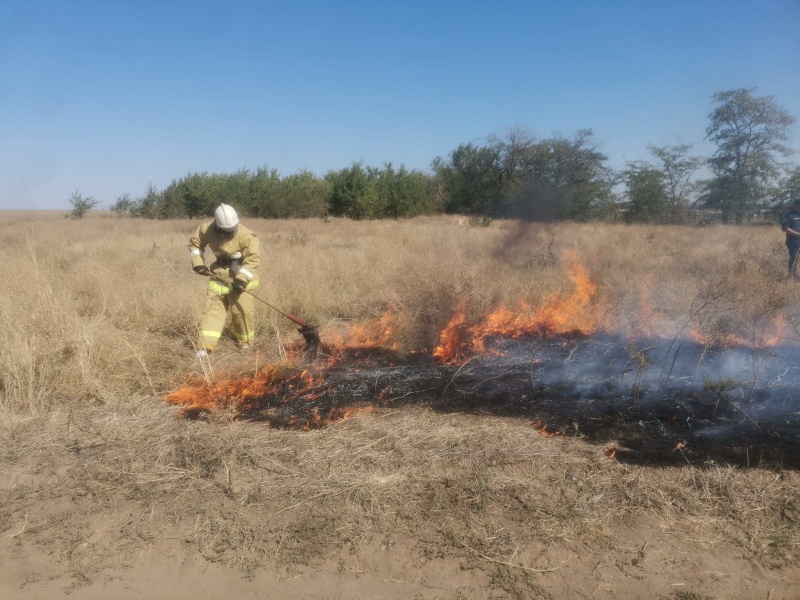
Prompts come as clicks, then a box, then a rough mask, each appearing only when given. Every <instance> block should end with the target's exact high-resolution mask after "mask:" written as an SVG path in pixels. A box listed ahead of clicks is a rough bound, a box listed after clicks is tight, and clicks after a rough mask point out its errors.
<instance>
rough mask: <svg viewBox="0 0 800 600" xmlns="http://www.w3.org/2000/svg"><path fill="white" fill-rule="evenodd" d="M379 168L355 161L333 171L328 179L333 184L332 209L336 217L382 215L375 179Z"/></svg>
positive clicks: (353, 217) (358, 217) (357, 217)
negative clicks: (348, 165)
mask: <svg viewBox="0 0 800 600" xmlns="http://www.w3.org/2000/svg"><path fill="white" fill-rule="evenodd" d="M376 175H377V170H376V169H375V168H373V167H366V168H365V167H364V165H363V164H362V163H353V164H352V165H351V166H350V167H348V168H345V169H341V170H339V171H331V172H329V173H328V174H327V175H326V177H325V178H326V179H327V180H328V182H329V183H330V185H331V195H330V211H331V214H332V215H333V216H335V217H349V218H351V219H375V218H378V217H380V216H381V213H382V207H381V206H380V205H379V197H378V194H377V190H376V186H375V179H376Z"/></svg>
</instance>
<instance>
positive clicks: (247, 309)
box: [229, 292, 255, 345]
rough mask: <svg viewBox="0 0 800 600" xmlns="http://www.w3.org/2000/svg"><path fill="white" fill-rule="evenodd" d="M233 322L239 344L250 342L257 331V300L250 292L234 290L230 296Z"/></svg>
mask: <svg viewBox="0 0 800 600" xmlns="http://www.w3.org/2000/svg"><path fill="white" fill-rule="evenodd" d="M229 298H230V308H231V324H232V325H233V333H234V335H235V336H236V342H237V343H238V344H240V345H241V344H249V343H250V342H252V341H253V337H254V333H255V306H254V304H255V302H254V301H253V297H252V296H251V295H250V294H241V293H236V292H233V293H232V294H230V296H229Z"/></svg>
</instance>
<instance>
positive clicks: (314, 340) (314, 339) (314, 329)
mask: <svg viewBox="0 0 800 600" xmlns="http://www.w3.org/2000/svg"><path fill="white" fill-rule="evenodd" d="M209 278H211V279H213V280H214V281H216V282H218V283H221V284H223V285H230V282H228V281H225V280H223V279H220V278H219V277H215V276H214V275H209ZM240 291H242V292H244V293H245V294H250V295H251V296H252V297H253V298H255V299H256V300H258V301H259V302H262V303H263V304H266V305H267V306H269V307H270V308H271V309H272V310H274V311H275V312H277V313H280V314H281V315H283V316H284V317H286V318H287V319H289V320H290V321H291V322H292V323H294V324H295V325H299V326H300V328H299V329H298V330H297V331H298V333H299V334H300V335H302V336H303V339H304V340H305V341H306V345H305V348H303V354H304V355H306V356H309V357H311V358H314V357H316V356H317V351H318V350H319V345H320V343H321V340H320V339H319V325H311V324H309V323H306V322H305V321H303V319H301V318H300V317H296V316H295V315H293V314H290V313H286V312H283V311H282V310H281V309H280V308H277V307H275V306H273V305H272V304H270V303H269V302H267V301H266V300H264V299H263V298H260V297H259V296H256V295H255V294H254V293H253V292H251V291H249V290H240Z"/></svg>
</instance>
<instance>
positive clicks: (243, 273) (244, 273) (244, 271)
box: [239, 267, 253, 279]
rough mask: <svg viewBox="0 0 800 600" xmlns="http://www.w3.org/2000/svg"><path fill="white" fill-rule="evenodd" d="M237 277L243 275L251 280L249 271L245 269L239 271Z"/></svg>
mask: <svg viewBox="0 0 800 600" xmlns="http://www.w3.org/2000/svg"><path fill="white" fill-rule="evenodd" d="M239 275H244V276H245V277H247V278H248V279H252V278H253V274H252V273H251V272H250V271H248V270H247V269H245V268H244V267H242V268H241V269H239Z"/></svg>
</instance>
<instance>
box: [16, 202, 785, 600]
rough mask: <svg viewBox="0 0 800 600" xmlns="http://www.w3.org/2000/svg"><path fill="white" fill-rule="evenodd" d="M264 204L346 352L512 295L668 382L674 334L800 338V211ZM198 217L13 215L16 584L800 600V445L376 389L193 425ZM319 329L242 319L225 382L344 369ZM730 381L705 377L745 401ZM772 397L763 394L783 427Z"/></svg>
mask: <svg viewBox="0 0 800 600" xmlns="http://www.w3.org/2000/svg"><path fill="white" fill-rule="evenodd" d="M246 224H247V225H248V226H249V227H250V228H251V229H253V230H254V231H255V232H256V233H257V234H258V235H259V237H260V239H261V242H262V266H261V268H260V275H261V281H262V282H263V285H262V287H261V288H260V289H259V290H258V293H259V295H260V296H262V297H263V298H264V299H266V300H268V301H269V302H271V303H273V304H275V305H276V306H278V307H280V308H282V309H283V310H286V311H289V312H291V313H294V314H296V315H299V316H301V317H302V318H305V319H308V320H310V321H312V322H314V323H317V324H319V325H320V334H321V337H322V340H323V342H324V344H326V346H324V349H325V351H326V352H328V353H329V354H330V353H332V352H333V350H332V349H335V348H342V347H345V346H347V345H351V346H358V347H361V346H363V347H366V346H371V347H373V348H374V347H375V345H376V344H377V342H375V341H374V340H375V339H380V344H381V345H382V346H385V348H386V350H387V351H388V350H391V352H392V357H393V359H396V358H397V357H420V356H430V354H431V353H432V352H433V351H434V349H435V348H436V347H437V346H440V345H441V343H442V338H441V335H442V332H443V331H445V330H446V328H447V327H448V324H450V325H451V327H452V323H453V321H452V318H453V315H454V313H456V312H457V310H459V308H460V309H461V310H463V319H464V320H465V322H468V323H478V322H482V319H484V318H485V317H486V316H487V315H489V314H490V313H492V312H493V311H495V310H496V309H497V308H498V307H507V308H508V309H509V310H511V311H512V312H513V310H514V307H520V308H518V310H519V311H521V312H524V311H525V310H529V311H530V312H534V313H535V312H536V307H546V308H547V311H549V312H547V311H545V312H547V314H548V315H549V318H550V317H553V315H552V314H551V313H552V312H553V310H555V309H554V308H553V307H558V308H559V310H560V309H569V310H570V311H571V312H570V314H569V315H568V317H566V318H565V319H564V320H563V321H561V324H562V329H561V330H560V331H563V332H564V333H565V334H566V333H568V332H572V331H574V330H579V331H583V332H584V333H592V332H594V333H597V332H614V334H615V335H619V336H623V337H624V339H626V340H629V342H627V343H626V346H625V348H626V352H628V353H629V354H630V357H631V360H632V361H633V364H637V363H636V361H637V360H638V361H639V363H638V364H639V370H640V372H641V371H644V369H645V367H646V366H647V367H649V368H651V370H652V369H659V368H660V369H661V370H662V371H664V370H665V368H664V367H663V366H662V365H656V366H653V365H650V364H646V363H647V360H645V359H644V358H642V357H644V355H645V352H646V351H647V350H648V344H649V345H652V344H651V340H653V339H662V340H664V344H665V346H669V345H670V342H671V341H672V340H676V341H675V343H674V344H672V345H673V347H674V348H678V349H680V345H681V343H685V344H687V345H688V344H689V343H690V342H688V341H687V342H682V340H684V339H685V340H694V343H695V344H697V343H700V344H701V345H702V347H703V348H704V349H705V348H706V347H707V348H715V347H725V346H726V345H731V344H734V345H738V346H744V347H748V348H752V349H754V350H758V352H762V351H764V352H766V350H765V349H766V348H769V347H770V346H771V344H776V343H779V344H780V345H781V347H782V352H783V353H784V354H783V355H786V353H787V352H788V353H789V355H790V356H791V352H793V350H792V349H793V348H796V346H797V344H798V333H800V301H799V300H798V293H799V292H800V287H798V286H800V284H796V283H794V282H790V281H787V280H786V277H785V260H786V259H785V255H786V251H785V247H784V246H783V243H782V235H781V233H780V230H779V229H778V228H777V226H776V227H774V228H769V227H727V226H715V227H709V228H688V227H668V226H659V227H652V226H624V225H610V224H586V225H579V224H566V223H565V224H519V223H515V222H508V221H495V222H493V223H491V224H490V226H488V227H480V226H475V227H472V226H470V224H469V222H466V221H465V220H463V219H457V218H454V217H453V218H447V217H436V218H420V219H414V220H410V221H396V222H395V221H381V222H363V223H362V222H351V221H343V220H331V221H327V222H326V221H322V220H314V221H280V222H278V221H259V220H252V221H246ZM196 225H197V222H190V221H171V222H152V221H142V220H129V219H117V218H110V217H106V216H91V218H87V219H84V220H82V221H68V220H65V219H63V218H62V217H61V216H60V215H58V214H47V215H35V214H32V213H31V214H26V213H13V214H6V215H0V255H1V256H2V260H1V261H0V277H2V281H3V282H4V286H3V291H2V293H0V365H2V369H0V442H1V445H0V448H2V450H0V597H2V598H50V597H58V596H61V595H63V594H64V593H69V594H71V595H72V596H73V597H76V598H108V597H114V598H128V597H130V598H133V597H137V598H140V597H145V598H158V597H163V598H218V597H236V598H320V599H322V598H424V599H433V598H442V599H451V600H455V599H467V598H513V599H523V598H550V599H559V598H598V599H602V598H665V599H674V600H692V599H695V600H699V599H705V598H726V599H727V598H731V599H734V598H735V599H745V598H747V599H749V598H763V599H764V600H777V599H780V598H784V599H788V598H798V597H800V592H798V590H800V566H798V558H800V475H799V474H798V471H797V467H796V465H797V461H798V457H797V456H788V455H787V456H785V457H783V458H781V457H778V458H776V457H775V456H770V457H769V458H768V459H764V458H763V456H762V458H760V459H758V458H756V457H755V456H752V457H751V455H750V453H749V451H748V453H747V456H746V463H743V462H742V461H739V462H736V461H732V462H726V461H725V460H722V459H720V458H719V456H717V455H714V457H715V460H710V459H707V458H708V457H706V459H703V457H701V456H700V455H699V454H696V455H695V454H689V453H688V451H689V449H687V451H686V452H687V453H684V451H683V450H682V449H681V448H680V447H676V446H675V444H674V443H672V442H671V443H672V446H671V447H670V451H669V453H665V455H664V457H663V460H656V459H654V458H652V457H651V456H649V455H648V458H647V459H644V458H640V459H637V458H636V453H635V452H634V451H631V450H630V448H629V449H628V452H627V454H625V453H623V452H622V450H623V449H622V448H621V446H620V444H618V440H617V439H616V438H615V432H614V430H609V431H608V432H607V433H606V434H605V435H606V439H604V440H599V439H598V434H595V435H594V437H591V438H590V437H586V436H584V435H583V434H582V433H581V431H582V430H583V428H584V427H587V428H588V427H589V426H590V424H584V423H583V422H580V423H579V421H580V416H578V417H576V419H577V420H576V421H575V423H576V424H575V428H574V432H572V433H570V434H567V430H566V429H565V430H561V431H558V432H557V433H558V435H552V434H551V433H552V431H551V432H550V434H548V430H546V429H544V428H543V427H540V426H534V427H531V423H532V418H531V415H533V414H535V410H534V412H533V413H529V412H525V413H524V414H522V413H515V412H513V411H506V412H497V411H492V410H489V409H488V408H487V409H486V410H482V409H481V407H480V406H479V404H480V403H479V402H478V408H477V409H476V404H475V402H474V401H473V402H472V404H470V406H469V407H467V406H466V405H465V406H464V407H463V408H461V407H460V406H459V404H458V402H457V397H456V394H455V392H454V391H453V390H454V388H455V384H453V386H451V387H450V388H447V387H444V388H443V387H442V386H440V387H439V388H437V389H436V390H435V391H433V392H431V393H430V394H429V395H428V396H424V395H423V396H421V397H420V398H418V400H417V401H414V402H405V403H399V402H398V403H396V404H391V403H389V404H387V403H380V402H377V399H378V398H377V396H378V395H379V394H378V392H379V389H378V388H379V384H378V382H377V381H376V382H375V389H374V391H375V397H371V396H370V394H366V396H364V397H361V398H360V402H361V405H360V406H361V407H362V408H364V407H367V408H371V410H366V409H364V410H359V411H356V412H355V413H354V414H353V415H352V416H351V417H350V418H347V419H330V422H329V423H327V424H323V425H325V426H322V427H319V428H313V429H311V430H309V431H305V430H302V429H296V428H293V427H276V426H272V427H270V426H269V424H268V422H265V421H259V420H254V419H249V418H242V414H241V413H240V412H237V410H236V407H235V406H234V405H232V404H230V403H224V402H221V403H219V405H217V406H214V407H212V409H211V410H208V411H203V412H202V413H201V414H200V415H199V416H197V415H195V416H196V417H197V418H192V419H189V418H185V412H184V411H182V409H181V408H180V407H175V406H172V405H170V404H168V403H166V402H165V401H164V398H165V397H166V396H167V395H168V394H169V393H170V392H171V391H172V390H174V389H176V388H178V387H180V386H182V385H183V384H185V383H187V382H190V384H191V385H199V384H197V383H196V382H197V377H198V374H199V365H198V364H196V358H195V354H194V348H193V345H194V341H195V339H196V338H197V322H198V319H199V316H200V310H201V308H202V303H203V299H204V293H205V291H204V290H205V282H204V280H202V279H201V278H200V277H198V276H196V275H195V274H194V273H193V272H192V271H191V269H190V266H189V259H188V250H187V247H186V246H187V241H188V238H189V236H190V235H191V233H192V231H193V229H194V227H195V226H196ZM582 278H585V279H586V281H584V280H583V279H582ZM581 282H583V284H584V285H587V286H591V289H590V291H589V292H586V294H585V296H580V295H579V291H580V290H578V291H576V285H580V284H581ZM521 302H522V304H521ZM523 306H527V307H528V308H527V309H525V308H521V307H523ZM551 309H552V310H551ZM540 312H541V311H540ZM537 314H540V313H537ZM506 321H508V319H506ZM368 340H369V341H368ZM697 340H700V342H698V341H697ZM298 341H301V340H300V338H299V336H298V334H297V333H296V332H295V331H294V330H293V328H292V326H291V323H289V322H288V321H287V320H286V319H285V318H283V317H282V316H280V315H279V314H277V313H275V312H274V311H271V310H270V309H269V308H267V307H265V306H263V305H258V306H257V331H256V346H255V349H254V350H253V351H251V352H249V353H247V354H241V353H239V352H238V351H236V350H235V347H234V344H233V343H232V341H231V340H230V339H223V341H222V342H221V344H220V347H219V348H218V351H217V352H215V372H216V376H217V378H219V379H220V380H225V379H230V380H240V381H248V380H249V378H251V377H253V376H254V375H255V374H257V373H259V372H262V371H263V370H264V368H265V366H267V365H276V364H278V363H280V364H282V365H284V366H285V368H286V369H288V370H294V371H296V372H299V373H301V374H305V373H312V374H313V376H314V377H317V376H319V377H324V371H325V368H326V366H327V365H326V364H323V362H324V361H323V360H322V359H320V360H319V361H318V362H313V363H312V362H309V361H308V359H303V358H301V357H299V356H298V354H297V352H296V349H297V347H298ZM684 347H687V346H684ZM704 351H705V350H704ZM673 352H674V350H673ZM684 352H686V351H685V350H684ZM356 355H357V354H353V355H352V356H356ZM753 356H756V353H754V354H753ZM758 356H768V355H766V354H758ZM797 356H798V357H800V352H799V353H798V354H797ZM414 360H419V358H415V359H414ZM469 360H470V357H469V356H466V355H464V356H461V357H459V358H457V359H456V360H454V361H452V362H454V364H452V365H450V366H449V367H448V368H449V369H450V371H447V377H446V381H445V384H446V385H450V384H452V383H453V381H454V380H456V378H457V377H458V376H461V375H463V373H465V372H466V370H468V369H469V365H468V364H466V363H467V362H468V361H469ZM648 360H649V359H648ZM672 360H673V365H672V366H673V367H674V361H675V359H672ZM701 360H703V357H701ZM764 360H768V358H767V359H764ZM530 362H531V363H533V358H531V360H530ZM426 364H429V363H426ZM430 364H435V361H432V362H431V363H430ZM472 364H475V363H472ZM328 365H329V363H328ZM350 366H352V367H353V368H352V369H350V370H351V371H353V372H355V370H356V369H359V370H364V367H363V365H362V364H360V363H358V364H357V363H356V362H353V363H347V362H340V363H339V364H338V367H337V368H338V369H339V372H340V373H341V372H344V371H348V369H349V367H350ZM431 368H433V367H431ZM666 368H667V369H669V368H670V366H669V365H667V367H666ZM699 368H700V367H699V366H698V371H699ZM752 368H753V369H754V370H755V369H757V368H758V365H755V366H753V367H752ZM359 372H360V371H359ZM787 372H788V367H787ZM670 373H671V369H670ZM502 375H503V374H502V373H500V374H498V375H497V377H501V376H502ZM668 375H669V374H668ZM712 375H713V374H712ZM303 376H305V375H303ZM369 376H370V372H369V369H366V372H365V373H364V374H363V377H366V378H368V377H369ZM486 379H487V381H488V379H489V378H486ZM531 379H533V377H531ZM712 379H713V377H712ZM756 381H757V375H756V376H753V389H755V387H756ZM191 382H194V383H191ZM401 383H402V382H401ZM532 383H533V382H532ZM638 383H639V379H638V378H637V379H636V382H635V383H634V384H633V390H634V393H633V395H631V398H635V399H636V402H637V403H638V389H636V386H637V385H638ZM490 384H491V382H490V383H489V384H487V383H486V381H484V382H482V385H484V386H485V385H490ZM398 385H400V383H398ZM726 385H727V384H726V383H725V381H724V380H723V378H722V376H720V377H719V381H707V384H706V388H707V390H711V392H714V390H717V404H718V405H719V404H720V402H721V400H720V399H722V403H723V404H724V403H725V402H727V403H728V404H729V405H730V406H734V402H733V401H732V400H731V401H729V400H727V398H728V397H727V396H724V395H723V393H724V392H725V390H726V389H727V388H726V387H725V386H726ZM715 386H716V387H715ZM189 389H191V388H189ZM197 389H202V387H200V388H197ZM481 389H484V388H481ZM745 390H746V386H745ZM334 391H335V390H334ZM701 391H702V390H701ZM328 393H333V392H330V389H329V392H328ZM341 393H344V392H341ZM465 393H466V392H465ZM446 395H449V397H450V402H449V404H447V406H446V409H445V408H444V407H443V406H441V405H439V404H437V402H438V400H440V399H444V398H445V396H446ZM752 395H753V392H752V390H751V392H750V397H749V398H748V397H747V396H745V397H744V398H743V400H742V401H741V402H737V403H736V404H735V406H736V407H737V410H738V411H739V412H740V413H741V414H742V415H744V416H743V417H742V419H741V420H742V422H744V425H743V427H750V425H749V424H748V422H746V419H745V417H747V419H750V421H751V422H752V427H751V429H752V430H753V431H755V428H758V432H762V429H763V427H761V426H759V424H758V423H757V422H756V421H757V419H754V418H753V417H752V415H751V414H750V412H749V409H748V403H747V402H748V400H752ZM464 397H466V396H464ZM344 400H345V401H347V400H349V398H345V399H344ZM473 400H474V399H473ZM568 400H569V399H568V398H565V399H564V402H565V403H566V402H567V401H568ZM639 408H640V407H638V406H637V405H636V403H634V402H633V400H632V401H631V405H630V406H629V407H627V408H626V410H627V411H628V412H631V411H636V410H638V409H639ZM713 408H714V411H715V412H716V411H717V409H718V408H719V406H717V407H713ZM526 410H527V409H526ZM731 414H735V413H731ZM787 414H788V413H787ZM341 416H343V415H341ZM638 418H639V417H638V416H636V417H635V418H633V419H632V422H633V421H635V420H636V419H638ZM642 419H644V417H642ZM796 434H797V432H795V439H796ZM601 442H602V443H601ZM778 442H781V443H782V441H781V440H778V439H777V438H776V443H778ZM617 446H620V448H621V450H620V452H619V454H615V452H614V448H616V447H617ZM786 447H787V448H789V450H791V449H793V448H794V449H796V448H797V447H798V446H797V444H796V443H794V445H792V444H789V445H787V446H786ZM742 460H744V459H742Z"/></svg>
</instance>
